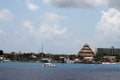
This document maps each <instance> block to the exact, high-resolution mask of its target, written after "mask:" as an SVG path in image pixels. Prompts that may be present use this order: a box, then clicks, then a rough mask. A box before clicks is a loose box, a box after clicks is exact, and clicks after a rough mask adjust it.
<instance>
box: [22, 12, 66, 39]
mask: <svg viewBox="0 0 120 80" xmlns="http://www.w3.org/2000/svg"><path fill="white" fill-rule="evenodd" d="M48 14H49V13H45V14H44V17H43V18H44V19H45V20H47V22H46V21H45V22H43V23H42V25H40V27H39V28H36V27H35V26H33V25H32V22H30V21H25V22H23V24H22V25H23V26H24V28H25V29H26V31H27V32H28V34H29V35H32V36H34V37H35V38H36V39H39V38H40V39H41V38H44V39H50V38H54V37H61V38H62V37H64V38H65V36H66V35H68V34H67V33H68V30H67V28H66V27H62V26H60V25H59V24H57V23H58V22H59V19H60V18H61V17H63V16H59V15H57V14H55V13H52V12H50V14H49V15H48ZM53 14H54V15H53ZM42 16H43V15H42ZM51 20H52V24H51ZM56 21H57V22H56Z"/></svg>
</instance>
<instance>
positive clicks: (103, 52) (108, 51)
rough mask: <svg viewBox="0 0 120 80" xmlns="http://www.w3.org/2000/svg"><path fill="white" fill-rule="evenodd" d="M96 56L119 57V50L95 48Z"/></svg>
mask: <svg viewBox="0 0 120 80" xmlns="http://www.w3.org/2000/svg"><path fill="white" fill-rule="evenodd" d="M95 54H96V55H107V56H116V55H120V48H114V47H111V48H96V50H95Z"/></svg>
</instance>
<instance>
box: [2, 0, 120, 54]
mask: <svg viewBox="0 0 120 80" xmlns="http://www.w3.org/2000/svg"><path fill="white" fill-rule="evenodd" d="M119 5H120V1H119V0H115V1H113V0H0V49H1V50H3V51H4V52H12V51H15V52H19V51H21V52H36V53H38V52H41V45H42V43H43V44H44V52H45V53H57V54H77V53H78V52H79V50H80V49H81V47H82V46H83V45H84V44H85V43H88V44H89V45H90V46H91V48H93V49H94V48H97V47H111V46H114V47H120V44H119V43H120V38H119V37H120V18H119V17H120V11H119V10H120V6H119Z"/></svg>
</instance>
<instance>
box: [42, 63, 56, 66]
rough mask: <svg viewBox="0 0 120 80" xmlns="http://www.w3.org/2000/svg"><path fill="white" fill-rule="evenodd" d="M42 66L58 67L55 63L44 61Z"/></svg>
mask: <svg viewBox="0 0 120 80" xmlns="http://www.w3.org/2000/svg"><path fill="white" fill-rule="evenodd" d="M42 67H56V65H55V64H53V63H44V64H43V65H42Z"/></svg>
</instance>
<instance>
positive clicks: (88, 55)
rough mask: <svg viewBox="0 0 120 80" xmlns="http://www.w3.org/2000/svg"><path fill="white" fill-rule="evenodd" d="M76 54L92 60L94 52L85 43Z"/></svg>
mask: <svg viewBox="0 0 120 80" xmlns="http://www.w3.org/2000/svg"><path fill="white" fill-rule="evenodd" d="M77 56H81V57H83V58H84V59H87V60H92V59H93V57H94V52H93V51H92V49H91V48H90V46H89V45H88V44H85V45H84V46H83V47H82V49H81V50H80V51H79V53H78V54H77Z"/></svg>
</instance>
